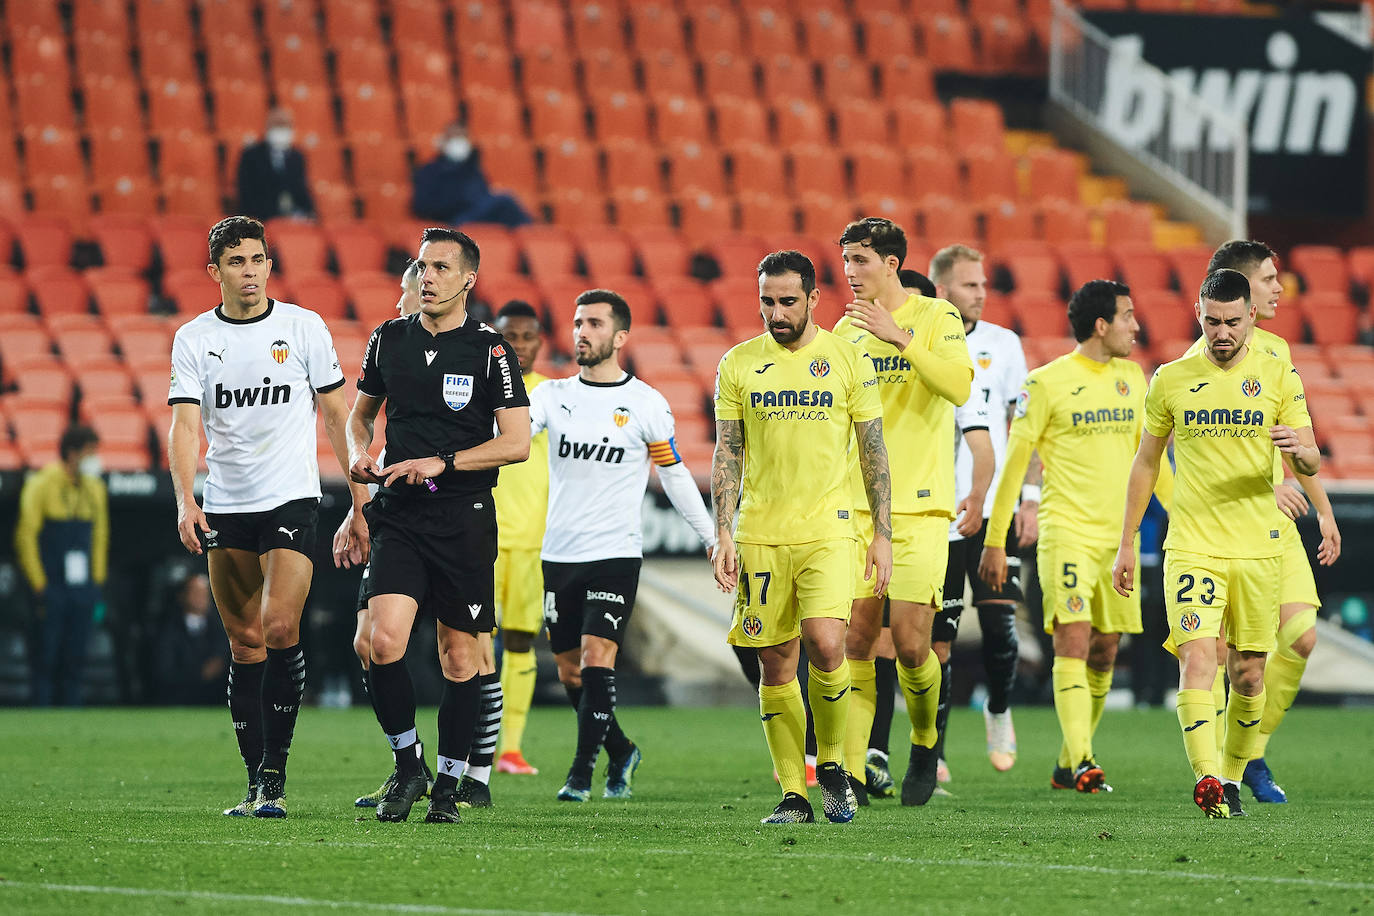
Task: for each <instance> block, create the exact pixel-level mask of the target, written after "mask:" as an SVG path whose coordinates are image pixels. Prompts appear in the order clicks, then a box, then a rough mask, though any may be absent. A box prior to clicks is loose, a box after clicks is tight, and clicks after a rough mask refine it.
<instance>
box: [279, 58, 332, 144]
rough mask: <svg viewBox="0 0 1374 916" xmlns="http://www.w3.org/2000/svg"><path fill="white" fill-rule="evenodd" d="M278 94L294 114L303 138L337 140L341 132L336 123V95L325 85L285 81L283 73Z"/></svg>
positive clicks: (304, 81)
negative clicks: (320, 137) (318, 137)
mask: <svg viewBox="0 0 1374 916" xmlns="http://www.w3.org/2000/svg"><path fill="white" fill-rule="evenodd" d="M276 95H277V103H278V104H279V105H281V106H282V107H284V108H287V109H289V110H290V111H291V117H292V119H293V120H294V121H295V127H296V132H297V133H298V134H299V135H300V136H301V137H302V138H306V137H309V136H310V135H311V134H316V135H319V136H322V137H333V136H335V135H336V134H337V133H338V128H337V127H336V126H335V123H334V94H333V92H331V91H330V90H328V89H326V88H325V87H324V85H322V84H316V83H314V82H311V81H310V80H307V79H293V80H287V79H283V78H282V76H281V74H280V72H279V73H278V74H277V83H276Z"/></svg>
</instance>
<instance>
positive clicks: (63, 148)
mask: <svg viewBox="0 0 1374 916" xmlns="http://www.w3.org/2000/svg"><path fill="white" fill-rule="evenodd" d="M24 166H25V168H24V171H25V173H26V174H27V175H28V176H29V179H30V183H32V182H33V180H34V179H37V178H40V177H48V176H53V175H63V176H71V177H73V178H79V179H84V178H85V176H86V166H85V160H84V157H83V156H82V153H81V138H80V137H78V136H77V135H76V132H75V131H73V130H70V129H63V128H60V127H55V126H49V127H45V128H43V129H42V130H39V131H34V132H28V133H26V134H25V135H24Z"/></svg>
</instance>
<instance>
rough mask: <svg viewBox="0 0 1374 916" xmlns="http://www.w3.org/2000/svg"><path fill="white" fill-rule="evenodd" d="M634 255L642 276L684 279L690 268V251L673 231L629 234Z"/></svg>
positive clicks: (680, 236) (683, 240) (676, 232)
mask: <svg viewBox="0 0 1374 916" xmlns="http://www.w3.org/2000/svg"><path fill="white" fill-rule="evenodd" d="M629 238H630V242H631V244H632V245H633V246H634V248H635V255H636V256H637V257H638V258H639V264H640V267H641V268H642V270H643V272H644V276H646V277H648V278H650V280H651V281H652V280H653V279H655V278H668V277H685V276H687V272H688V269H689V267H690V266H691V259H692V250H691V248H690V247H689V246H688V244H687V241H686V240H685V239H684V238H683V237H682V235H681V233H679V232H678V231H677V230H675V229H666V230H658V231H654V232H636V233H630V234H629Z"/></svg>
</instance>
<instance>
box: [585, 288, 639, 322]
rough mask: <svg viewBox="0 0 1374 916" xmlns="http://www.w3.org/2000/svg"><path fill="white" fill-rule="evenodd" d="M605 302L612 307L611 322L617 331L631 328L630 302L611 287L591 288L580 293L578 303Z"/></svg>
mask: <svg viewBox="0 0 1374 916" xmlns="http://www.w3.org/2000/svg"><path fill="white" fill-rule="evenodd" d="M603 302H604V303H605V304H606V305H609V306H610V307H611V322H612V323H613V324H614V325H615V329H616V330H617V331H628V330H629V329H630V303H628V302H626V301H625V297H624V296H622V295H620V293H617V292H615V291H614V290H609V289H589V290H586V291H585V292H582V293H579V294H578V296H577V300H576V302H575V304H576V305H596V304H598V303H603Z"/></svg>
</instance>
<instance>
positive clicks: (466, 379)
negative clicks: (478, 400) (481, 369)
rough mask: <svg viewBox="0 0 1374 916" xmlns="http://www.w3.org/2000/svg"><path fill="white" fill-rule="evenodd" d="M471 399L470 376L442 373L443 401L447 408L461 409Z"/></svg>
mask: <svg viewBox="0 0 1374 916" xmlns="http://www.w3.org/2000/svg"><path fill="white" fill-rule="evenodd" d="M470 400H472V376H470V375H455V374H453V373H451V372H445V373H444V403H445V404H447V405H448V407H449V410H462V409H463V408H464V407H466V406H468V401H470Z"/></svg>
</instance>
